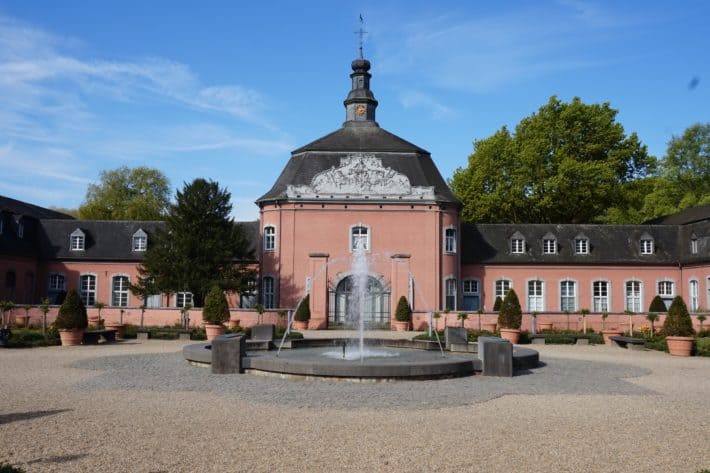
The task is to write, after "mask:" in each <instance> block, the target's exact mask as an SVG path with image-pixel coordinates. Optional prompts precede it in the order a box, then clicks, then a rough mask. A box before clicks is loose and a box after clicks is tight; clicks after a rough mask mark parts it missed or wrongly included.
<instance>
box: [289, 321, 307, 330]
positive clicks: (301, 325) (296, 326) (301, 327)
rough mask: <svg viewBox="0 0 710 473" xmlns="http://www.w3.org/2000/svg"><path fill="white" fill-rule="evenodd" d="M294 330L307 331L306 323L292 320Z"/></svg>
mask: <svg viewBox="0 0 710 473" xmlns="http://www.w3.org/2000/svg"><path fill="white" fill-rule="evenodd" d="M293 329H294V330H308V321H307V320H305V321H301V320H294V321H293Z"/></svg>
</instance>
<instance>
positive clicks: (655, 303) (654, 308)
mask: <svg viewBox="0 0 710 473" xmlns="http://www.w3.org/2000/svg"><path fill="white" fill-rule="evenodd" d="M648 311H649V312H665V311H666V303H665V302H663V299H661V296H659V295H656V297H654V298H653V299H652V300H651V305H650V306H649V307H648Z"/></svg>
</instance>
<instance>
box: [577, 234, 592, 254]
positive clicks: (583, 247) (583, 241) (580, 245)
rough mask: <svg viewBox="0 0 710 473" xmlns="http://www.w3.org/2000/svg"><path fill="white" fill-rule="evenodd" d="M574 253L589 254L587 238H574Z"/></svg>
mask: <svg viewBox="0 0 710 473" xmlns="http://www.w3.org/2000/svg"><path fill="white" fill-rule="evenodd" d="M574 253H575V254H577V255H588V254H589V238H581V237H580V238H575V239H574Z"/></svg>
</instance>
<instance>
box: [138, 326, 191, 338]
mask: <svg viewBox="0 0 710 473" xmlns="http://www.w3.org/2000/svg"><path fill="white" fill-rule="evenodd" d="M158 333H175V334H177V335H178V340H190V334H191V333H192V331H191V330H187V329H184V328H172V327H151V328H139V329H138V330H136V339H138V340H149V339H150V338H152V337H153V336H154V335H155V334H158Z"/></svg>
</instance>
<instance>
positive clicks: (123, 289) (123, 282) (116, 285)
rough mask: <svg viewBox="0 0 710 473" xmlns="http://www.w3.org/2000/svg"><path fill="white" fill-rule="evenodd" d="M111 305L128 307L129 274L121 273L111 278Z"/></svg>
mask: <svg viewBox="0 0 710 473" xmlns="http://www.w3.org/2000/svg"><path fill="white" fill-rule="evenodd" d="M111 305H112V306H114V307H128V276H123V275H119V276H114V277H112V278H111Z"/></svg>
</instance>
